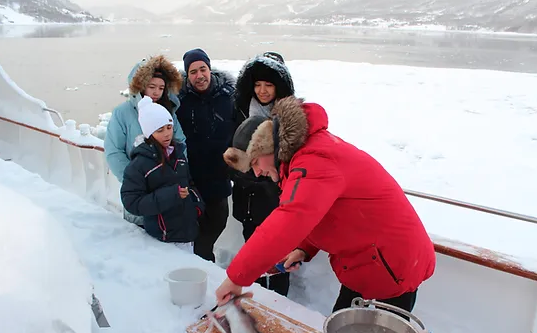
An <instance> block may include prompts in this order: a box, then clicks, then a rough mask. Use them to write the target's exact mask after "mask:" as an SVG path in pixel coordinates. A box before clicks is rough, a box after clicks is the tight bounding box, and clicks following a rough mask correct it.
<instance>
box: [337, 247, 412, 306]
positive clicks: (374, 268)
mask: <svg viewBox="0 0 537 333" xmlns="http://www.w3.org/2000/svg"><path fill="white" fill-rule="evenodd" d="M384 261H385V260H384V257H383V256H382V255H381V254H380V252H379V251H378V248H377V247H376V245H375V244H371V246H370V247H368V248H367V249H365V250H363V251H361V252H357V253H350V254H347V255H345V257H340V258H334V259H332V264H333V268H334V272H335V273H336V276H337V277H338V279H339V281H340V282H341V283H342V284H343V285H344V286H346V287H348V288H350V289H351V290H354V291H356V292H359V293H361V294H362V295H363V297H364V298H371V299H374V298H376V299H386V298H391V297H393V296H394V295H397V294H398V293H399V292H400V290H401V285H400V281H398V280H397V278H394V277H396V274H395V273H394V272H393V270H392V269H391V267H390V266H389V265H388V264H387V263H386V264H385V263H384Z"/></svg>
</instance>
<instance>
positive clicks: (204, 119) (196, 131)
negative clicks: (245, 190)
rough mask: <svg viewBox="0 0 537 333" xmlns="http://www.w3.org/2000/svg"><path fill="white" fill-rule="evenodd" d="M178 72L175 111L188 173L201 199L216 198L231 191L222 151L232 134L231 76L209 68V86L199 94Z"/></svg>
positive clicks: (233, 83) (229, 141)
mask: <svg viewBox="0 0 537 333" xmlns="http://www.w3.org/2000/svg"><path fill="white" fill-rule="evenodd" d="M182 73H183V75H184V76H185V77H184V79H185V82H187V83H186V84H185V85H183V88H182V89H181V92H180V93H179V100H180V101H181V105H180V106H179V108H178V109H177V111H176V114H177V119H178V120H179V122H180V123H181V128H182V129H183V132H184V133H185V136H186V145H187V147H188V152H187V154H188V163H189V164H190V170H191V172H192V177H193V179H194V183H195V184H196V186H197V187H198V189H199V191H200V192H201V195H202V196H203V200H204V201H205V202H210V201H213V202H214V201H220V200H222V199H224V198H227V197H228V196H229V195H230V194H231V182H230V179H229V174H228V167H227V165H226V162H224V157H223V155H224V152H225V151H226V149H227V148H228V147H229V146H230V144H231V140H232V138H233V131H234V123H233V94H234V91H235V78H234V77H233V76H231V74H229V73H227V72H224V71H219V70H216V69H213V70H212V72H211V86H210V87H209V90H208V91H207V92H205V93H203V94H200V93H198V92H196V91H195V90H194V88H192V86H191V84H190V83H189V82H188V79H187V77H186V74H185V73H184V72H182Z"/></svg>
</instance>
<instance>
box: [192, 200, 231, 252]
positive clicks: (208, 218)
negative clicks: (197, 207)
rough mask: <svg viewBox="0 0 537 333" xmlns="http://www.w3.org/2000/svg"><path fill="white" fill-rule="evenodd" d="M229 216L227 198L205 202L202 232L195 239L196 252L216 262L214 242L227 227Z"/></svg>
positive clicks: (201, 217)
mask: <svg viewBox="0 0 537 333" xmlns="http://www.w3.org/2000/svg"><path fill="white" fill-rule="evenodd" d="M228 216H229V205H228V202H227V198H224V199H222V200H219V201H215V202H206V203H205V213H204V214H203V215H202V216H200V218H199V225H200V233H199V235H198V237H197V238H196V240H195V241H194V254H196V255H198V256H200V257H202V258H203V259H205V260H209V261H212V262H215V261H216V259H215V257H214V253H213V250H214V243H216V241H217V240H218V237H220V235H221V234H222V232H223V231H224V229H225V228H226V224H227V218H228Z"/></svg>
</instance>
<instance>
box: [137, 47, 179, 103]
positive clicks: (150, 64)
mask: <svg viewBox="0 0 537 333" xmlns="http://www.w3.org/2000/svg"><path fill="white" fill-rule="evenodd" d="M157 70H158V71H160V72H162V74H163V75H164V76H165V77H166V81H167V84H168V91H169V92H170V93H172V94H174V95H177V94H178V93H179V91H180V90H181V88H182V86H183V76H182V75H181V74H180V73H179V70H177V68H176V67H175V66H174V65H173V64H172V63H171V62H170V61H169V60H167V59H166V58H165V57H164V56H163V55H159V56H155V57H151V58H149V59H143V60H142V61H140V62H139V63H137V64H136V65H135V66H134V67H133V69H132V70H131V72H130V74H129V78H128V80H129V93H130V94H131V95H136V94H139V93H140V92H142V91H143V90H144V89H145V87H146V86H147V84H148V83H149V81H151V78H152V77H153V74H154V73H155V71H157Z"/></svg>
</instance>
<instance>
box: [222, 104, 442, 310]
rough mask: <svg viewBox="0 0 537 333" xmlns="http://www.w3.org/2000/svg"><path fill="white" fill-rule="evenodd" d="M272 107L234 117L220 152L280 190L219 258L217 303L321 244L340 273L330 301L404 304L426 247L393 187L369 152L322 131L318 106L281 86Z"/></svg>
mask: <svg viewBox="0 0 537 333" xmlns="http://www.w3.org/2000/svg"><path fill="white" fill-rule="evenodd" d="M272 113H273V114H274V116H273V118H272V119H266V118H264V117H250V118H248V119H247V120H246V121H244V122H243V123H242V125H241V126H240V127H239V128H238V129H237V131H236V133H235V135H234V138H233V147H231V148H229V149H228V150H227V151H226V152H225V153H224V160H225V161H226V163H228V165H229V166H231V167H232V168H234V169H236V170H239V171H241V172H248V171H249V170H250V168H252V169H253V171H254V173H255V174H256V176H260V175H263V176H270V178H272V180H273V181H275V182H278V183H279V185H280V188H281V189H282V194H281V196H280V205H279V206H278V208H276V209H275V210H274V211H273V212H272V213H271V214H270V215H269V216H268V217H267V218H266V219H265V221H264V222H263V224H261V225H260V226H259V227H258V228H257V229H256V231H255V232H254V234H253V235H252V237H250V239H249V240H248V241H247V242H246V244H244V246H243V247H242V248H241V249H240V251H239V252H238V253H237V255H236V256H235V258H234V259H233V261H232V262H231V264H230V265H229V267H228V268H227V270H226V272H227V276H228V278H227V279H226V280H225V281H224V282H223V283H222V284H221V286H220V287H219V288H218V289H217V291H216V297H217V299H218V303H219V304H222V303H224V302H226V301H227V300H228V299H229V298H230V297H231V296H232V295H236V294H241V293H242V287H243V286H249V285H251V284H252V283H253V282H254V281H255V280H256V279H257V278H258V276H259V275H260V274H263V272H266V271H267V270H268V269H270V268H271V267H273V266H274V265H275V264H277V263H279V262H282V263H284V267H286V269H287V271H288V272H289V271H294V270H296V269H299V267H300V265H293V263H295V262H302V261H306V262H307V261H309V260H311V259H312V258H313V257H314V256H315V255H316V254H317V253H318V252H319V250H322V251H325V252H327V253H328V254H329V258H330V264H331V266H332V270H333V271H334V273H335V275H336V276H337V278H338V280H339V281H340V282H341V290H340V293H339V296H338V298H337V300H336V303H335V305H334V308H333V310H334V311H336V310H339V309H342V308H346V307H349V306H350V305H351V301H352V299H353V298H354V297H358V296H361V297H363V298H365V299H377V300H379V301H382V302H385V303H388V304H392V305H395V306H398V307H400V308H402V309H405V310H407V311H412V309H413V308H414V304H415V302H416V295H417V290H418V287H419V286H420V285H421V283H422V282H423V281H425V280H427V279H428V278H430V277H431V276H432V275H433V272H434V269H435V264H436V257H435V250H434V246H433V243H432V241H431V239H430V238H429V235H428V234H427V231H426V230H425V228H424V226H423V224H422V222H421V220H420V218H419V216H418V214H417V213H416V211H415V210H414V208H413V207H412V205H411V203H410V202H409V200H408V198H407V197H406V195H405V193H404V192H403V190H402V188H401V187H400V186H399V184H398V183H397V181H396V180H395V179H394V178H393V177H392V176H391V175H390V174H389V173H388V172H387V171H386V170H385V169H384V168H383V166H382V165H381V164H380V163H379V162H378V161H376V160H375V159H374V158H373V157H371V156H370V155H369V154H367V153H366V152H364V151H362V150H360V149H358V148H357V147H355V146H354V145H352V144H350V143H348V142H345V141H344V140H342V139H341V138H339V137H337V136H336V135H334V134H332V133H330V132H329V131H328V115H327V113H326V111H325V110H324V108H323V107H322V106H320V105H318V104H315V103H304V102H303V101H302V100H301V99H297V98H295V97H293V96H290V97H287V98H284V99H281V100H279V101H277V102H276V103H275V105H274V107H273V109H272Z"/></svg>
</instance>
